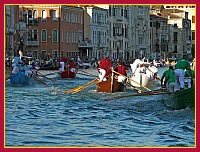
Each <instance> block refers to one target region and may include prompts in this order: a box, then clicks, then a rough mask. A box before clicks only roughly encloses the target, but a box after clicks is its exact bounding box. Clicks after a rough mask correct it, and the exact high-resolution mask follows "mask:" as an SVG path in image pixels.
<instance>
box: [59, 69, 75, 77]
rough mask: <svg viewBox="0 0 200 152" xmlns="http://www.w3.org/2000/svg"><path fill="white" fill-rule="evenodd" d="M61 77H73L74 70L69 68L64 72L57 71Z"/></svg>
mask: <svg viewBox="0 0 200 152" xmlns="http://www.w3.org/2000/svg"><path fill="white" fill-rule="evenodd" d="M59 75H60V77H61V78H75V77H76V72H72V71H71V70H66V71H64V72H61V73H59Z"/></svg>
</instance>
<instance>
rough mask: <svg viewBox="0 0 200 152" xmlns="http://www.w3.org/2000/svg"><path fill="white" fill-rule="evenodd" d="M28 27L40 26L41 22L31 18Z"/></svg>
mask: <svg viewBox="0 0 200 152" xmlns="http://www.w3.org/2000/svg"><path fill="white" fill-rule="evenodd" d="M28 25H29V26H31V25H39V21H38V19H35V18H34V19H33V18H29V20H28Z"/></svg>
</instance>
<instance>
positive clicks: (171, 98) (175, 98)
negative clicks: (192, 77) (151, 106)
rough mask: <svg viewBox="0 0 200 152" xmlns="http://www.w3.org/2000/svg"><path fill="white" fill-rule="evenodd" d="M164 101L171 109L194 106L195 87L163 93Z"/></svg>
mask: <svg viewBox="0 0 200 152" xmlns="http://www.w3.org/2000/svg"><path fill="white" fill-rule="evenodd" d="M163 100H164V103H165V104H166V105H167V106H168V107H171V108H173V109H184V108H186V107H194V106H195V87H192V88H189V89H184V90H181V91H179V92H177V93H175V94H173V95H163Z"/></svg>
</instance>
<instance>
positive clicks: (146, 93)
mask: <svg viewBox="0 0 200 152" xmlns="http://www.w3.org/2000/svg"><path fill="white" fill-rule="evenodd" d="M159 94H169V92H156V91H153V92H152V91H148V92H143V93H137V94H136V93H135V94H130V95H126V96H118V97H113V98H107V99H104V100H105V101H110V100H117V99H121V98H128V97H133V96H147V95H159Z"/></svg>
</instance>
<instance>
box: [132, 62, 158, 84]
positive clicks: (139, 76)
mask: <svg viewBox="0 0 200 152" xmlns="http://www.w3.org/2000/svg"><path fill="white" fill-rule="evenodd" d="M138 64H143V62H142V61H141V60H139V59H136V60H135V61H134V63H133V64H130V66H131V70H132V75H131V76H130V79H131V82H130V83H131V85H132V86H135V87H141V86H145V87H147V86H152V85H154V84H157V80H155V78H154V73H157V72H158V69H157V68H156V67H155V66H149V67H148V68H146V70H145V72H138V71H137V69H138V67H137V66H138Z"/></svg>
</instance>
